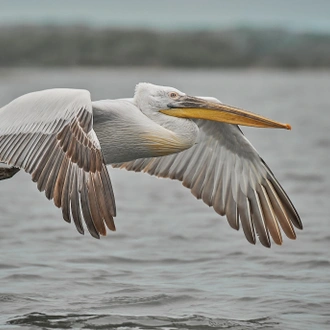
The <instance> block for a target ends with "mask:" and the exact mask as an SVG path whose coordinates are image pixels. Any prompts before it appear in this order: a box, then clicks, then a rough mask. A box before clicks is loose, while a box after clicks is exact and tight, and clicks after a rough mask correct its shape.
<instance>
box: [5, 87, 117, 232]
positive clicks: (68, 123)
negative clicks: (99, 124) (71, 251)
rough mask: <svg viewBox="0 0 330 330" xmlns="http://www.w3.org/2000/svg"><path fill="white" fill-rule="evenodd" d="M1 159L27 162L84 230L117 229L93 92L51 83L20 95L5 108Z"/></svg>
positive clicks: (24, 165) (34, 175) (68, 216)
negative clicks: (47, 87)
mask: <svg viewBox="0 0 330 330" xmlns="http://www.w3.org/2000/svg"><path fill="white" fill-rule="evenodd" d="M0 161H2V162H5V163H7V164H8V165H11V166H14V167H19V168H23V169H24V170H25V171H26V172H28V173H30V174H31V175H32V180H33V181H34V182H36V183H37V187H38V189H39V190H40V191H45V195H46V197H47V198H48V199H53V200H54V204H55V205H56V206H57V207H60V208H61V209H62V214H63V218H64V220H65V221H67V222H71V218H73V220H74V223H75V225H76V227H77V230H78V231H79V232H80V233H82V234H83V233H84V228H83V225H82V223H83V220H84V221H85V223H86V226H87V228H88V230H89V232H90V233H91V235H92V236H94V237H96V238H99V237H100V234H101V235H105V234H106V228H105V225H104V223H106V225H107V226H108V228H109V229H111V230H115V225H114V222H113V217H114V216H115V215H116V208H115V200H114V195H113V191H112V186H111V182H110V178H109V173H108V171H107V168H106V166H105V163H104V161H103V155H102V151H101V147H100V144H99V141H98V138H97V136H96V134H95V132H94V130H93V114H92V105H91V99H90V94H89V92H88V91H85V90H73V89H52V90H45V91H40V92H34V93H30V94H26V95H24V96H22V97H19V98H17V99H15V100H14V101H12V102H11V103H9V104H8V105H7V106H5V107H3V108H1V109H0Z"/></svg>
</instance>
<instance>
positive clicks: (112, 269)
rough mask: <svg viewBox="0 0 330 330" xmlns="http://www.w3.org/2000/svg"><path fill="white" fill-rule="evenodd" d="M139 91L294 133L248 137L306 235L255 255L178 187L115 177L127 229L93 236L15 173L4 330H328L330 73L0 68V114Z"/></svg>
mask: <svg viewBox="0 0 330 330" xmlns="http://www.w3.org/2000/svg"><path fill="white" fill-rule="evenodd" d="M139 81H149V82H153V83H158V84H167V85H171V86H175V87H177V88H179V89H181V90H183V91H185V92H187V93H189V94H194V95H209V96H215V97H217V98H219V99H221V100H222V101H223V102H226V103H229V104H233V105H236V106H239V107H244V108H246V109H249V110H251V111H254V112H257V113H261V114H263V115H266V116H269V117H271V118H273V119H277V120H279V121H283V122H288V123H290V124H291V125H292V128H293V129H292V131H290V132H289V131H282V130H281V131H280V130H263V129H244V132H245V134H246V136H247V137H248V138H249V139H250V140H251V141H252V143H253V144H254V145H255V147H256V148H257V149H258V151H259V152H260V154H261V155H262V157H263V158H264V159H265V161H266V162H267V164H268V165H269V166H270V167H271V169H272V170H273V172H274V173H275V175H276V176H277V177H278V179H279V180H280V182H281V183H282V185H283V186H284V188H285V189H286V191H287V193H288V194H289V196H290V197H291V199H292V201H293V202H294V204H295V206H296V208H297V209H298V211H299V213H300V215H301V218H302V221H303V223H304V230H303V231H299V232H298V233H297V240H295V241H290V240H288V239H286V240H285V241H284V244H283V245H282V246H273V247H272V248H271V249H266V248H264V247H262V246H261V245H260V244H257V245H256V246H253V245H250V244H249V243H248V242H247V241H246V240H245V238H244V235H243V232H242V230H240V231H238V232H236V231H234V230H233V229H231V228H230V227H229V225H228V224H227V221H226V220H225V218H222V217H220V216H218V215H217V214H215V213H214V212H213V211H212V209H209V208H208V207H207V206H205V205H204V204H203V203H202V202H201V201H197V200H195V198H194V197H193V196H192V195H191V194H190V192H189V191H188V190H187V189H186V188H184V187H183V186H181V184H180V183H178V182H174V181H170V180H164V179H157V178H154V177H150V176H148V175H147V174H136V173H129V172H126V171H123V170H114V169H112V168H109V170H110V175H111V179H112V182H113V186H114V190H115V195H116V200H117V208H118V216H117V218H116V225H117V232H115V233H109V235H108V236H107V237H105V238H102V239H101V240H95V239H93V238H92V237H90V236H88V235H85V236H81V235H79V234H78V233H77V232H76V230H75V228H74V226H73V225H72V224H71V225H69V224H67V223H65V222H64V221H63V220H62V218H61V212H60V211H59V210H58V209H56V208H55V207H54V206H53V204H52V202H49V201H47V200H46V198H45V197H44V196H43V194H41V193H39V192H38V191H37V189H36V187H35V184H34V183H32V182H31V180H30V177H29V176H28V175H27V174H25V173H19V174H18V175H16V176H15V177H14V178H13V179H11V180H7V181H2V182H1V183H0V225H1V231H0V251H1V253H0V328H1V329H122V330H123V329H171V330H172V329H173V330H174V329H235V330H236V329H329V328H330V226H329V225H330V219H329V211H330V206H329V202H330V174H329V166H330V156H329V155H330V137H329V129H330V93H329V91H330V72H322V71H291V72H284V71H258V70H257V71H256V70H244V71H242V70H238V71H226V70H218V71H217V70H215V71H214V70H212V71H205V70H194V71H185V70H159V69H130V68H127V69H103V68H100V69H78V68H76V69H67V68H65V69H61V68H57V69H44V70H43V69H15V70H14V69H12V70H9V69H1V70H0V106H2V105H4V104H6V103H7V102H9V101H10V100H12V99H13V98H15V97H17V96H19V95H21V94H24V93H26V92H29V91H34V90H40V89H45V88H51V87H75V88H87V89H89V90H90V91H91V93H92V97H93V99H94V100H97V99H105V98H117V97H124V96H131V95H132V94H133V90H134V85H135V84H136V83H137V82H139Z"/></svg>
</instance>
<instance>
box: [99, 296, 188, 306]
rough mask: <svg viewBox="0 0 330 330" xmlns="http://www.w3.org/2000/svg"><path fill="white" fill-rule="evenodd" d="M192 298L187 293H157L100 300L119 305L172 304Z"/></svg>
mask: <svg viewBox="0 0 330 330" xmlns="http://www.w3.org/2000/svg"><path fill="white" fill-rule="evenodd" d="M189 299H193V298H192V297H191V296H189V295H177V296H170V295H166V294H157V295H153V296H148V297H131V296H120V297H113V298H110V299H104V300H103V301H102V304H103V305H110V306H112V307H114V306H121V305H125V306H127V305H152V306H155V305H163V304H173V303H176V302H178V301H182V300H189Z"/></svg>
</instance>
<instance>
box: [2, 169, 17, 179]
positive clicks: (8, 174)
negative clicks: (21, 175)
mask: <svg viewBox="0 0 330 330" xmlns="http://www.w3.org/2000/svg"><path fill="white" fill-rule="evenodd" d="M19 170H20V169H19V168H17V167H0V180H5V179H10V178H11V177H12V176H14V175H15V174H16V173H17V172H18V171H19Z"/></svg>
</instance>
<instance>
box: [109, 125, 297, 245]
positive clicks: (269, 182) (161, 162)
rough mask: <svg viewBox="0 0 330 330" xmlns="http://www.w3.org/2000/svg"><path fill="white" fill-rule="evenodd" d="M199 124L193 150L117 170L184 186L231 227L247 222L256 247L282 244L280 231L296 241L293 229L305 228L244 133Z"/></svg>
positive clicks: (249, 237)
mask: <svg viewBox="0 0 330 330" xmlns="http://www.w3.org/2000/svg"><path fill="white" fill-rule="evenodd" d="M196 124H197V125H198V127H199V130H200V133H199V140H198V142H197V144H196V145H195V146H193V147H191V148H190V149H188V150H185V151H182V152H180V153H178V154H174V155H170V156H165V157H159V158H146V159H137V160H135V161H131V162H127V163H123V164H114V165H113V166H114V167H120V168H125V169H127V170H130V171H136V172H140V171H143V172H147V173H149V174H151V175H156V176H159V177H164V178H171V179H177V180H180V181H182V183H183V185H184V186H186V187H187V188H189V189H191V192H192V193H193V195H194V196H196V198H198V199H202V200H203V201H204V203H206V204H207V205H209V206H213V208H214V210H215V211H216V212H217V213H219V214H220V215H226V216H227V219H228V222H229V224H230V226H231V227H233V228H235V229H237V230H238V229H239V223H240V222H241V224H242V227H243V231H244V233H245V236H246V238H247V240H248V241H249V242H251V243H253V244H255V242H256V235H255V233H257V235H258V236H259V240H260V242H261V243H262V244H263V245H264V246H267V247H270V245H271V243H270V238H269V233H270V235H271V236H272V238H273V240H274V241H275V243H277V244H281V243H282V236H281V230H280V226H281V227H282V229H283V231H284V233H285V234H286V235H287V236H288V237H289V238H291V239H294V238H295V237H296V235H295V231H294V228H293V225H294V226H295V227H297V228H302V224H301V221H300V218H299V215H298V213H297V212H296V210H295V208H294V206H293V205H292V203H291V201H290V199H289V198H288V196H287V195H286V193H285V192H284V190H283V188H282V187H281V186H280V184H279V183H278V181H277V180H276V178H275V176H274V175H273V173H272V172H271V171H270V169H269V168H268V166H267V165H266V164H265V162H264V161H263V160H262V159H261V158H260V156H259V155H258V153H257V151H256V150H255V149H254V148H253V146H252V145H251V143H250V142H249V141H248V140H247V139H246V138H245V137H244V135H243V133H242V132H241V130H240V129H239V127H238V126H235V125H228V124H223V123H219V122H213V121H204V120H196ZM239 220H240V221H239Z"/></svg>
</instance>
